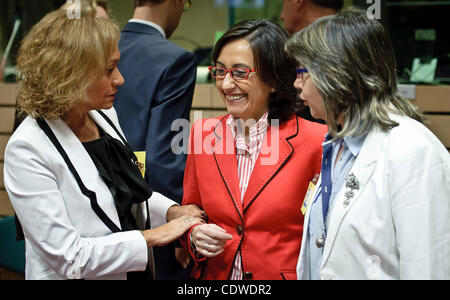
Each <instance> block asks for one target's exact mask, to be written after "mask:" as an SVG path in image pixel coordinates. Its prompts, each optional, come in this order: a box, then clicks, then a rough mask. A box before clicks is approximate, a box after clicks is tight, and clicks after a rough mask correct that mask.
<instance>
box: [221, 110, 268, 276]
mask: <svg viewBox="0 0 450 300" xmlns="http://www.w3.org/2000/svg"><path fill="white" fill-rule="evenodd" d="M268 115H269V113H268V112H266V113H265V114H264V115H263V116H262V117H261V118H260V119H259V121H258V122H256V123H253V124H245V125H246V126H247V127H249V138H248V143H246V138H245V131H244V130H245V127H244V124H243V121H242V120H241V119H236V120H235V119H234V118H233V116H232V115H230V117H229V118H228V120H227V126H230V128H231V132H232V134H233V137H234V139H235V142H236V158H237V164H238V178H239V188H240V190H241V203H242V201H244V195H245V192H246V191H247V186H248V182H249V181H250V177H251V175H252V172H253V168H254V167H255V163H256V160H257V158H258V155H259V152H260V150H261V146H262V142H263V140H264V136H265V135H266V133H267V128H268V126H269V122H268ZM230 279H231V280H242V279H243V271H242V258H241V252H240V250H239V251H238V254H237V255H236V259H235V261H234V266H233V270H232V273H231V277H230Z"/></svg>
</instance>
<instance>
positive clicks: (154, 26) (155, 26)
mask: <svg viewBox="0 0 450 300" xmlns="http://www.w3.org/2000/svg"><path fill="white" fill-rule="evenodd" d="M128 22H129V23H140V24H144V25H148V26H150V27H153V28H155V29H156V30H158V31H159V33H161V34H162V36H163V37H164V38H166V33H165V32H164V30H163V29H162V28H161V26H159V25H158V24H156V23H153V22H150V21H145V20H141V19H131V20H130V21H128Z"/></svg>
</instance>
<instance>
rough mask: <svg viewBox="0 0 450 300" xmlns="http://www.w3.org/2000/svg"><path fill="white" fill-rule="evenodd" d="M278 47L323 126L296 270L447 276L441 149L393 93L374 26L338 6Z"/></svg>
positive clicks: (448, 228)
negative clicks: (293, 65)
mask: <svg viewBox="0 0 450 300" xmlns="http://www.w3.org/2000/svg"><path fill="white" fill-rule="evenodd" d="M286 50H287V52H288V53H290V54H291V55H292V56H293V57H294V58H295V59H296V60H297V61H298V66H299V68H298V69H297V80H296V82H295V84H294V85H295V87H296V88H297V89H298V90H301V93H300V97H301V99H302V100H303V101H304V102H305V105H308V106H309V107H310V109H311V114H312V116H313V117H315V118H319V119H323V120H325V121H326V122H327V125H328V128H329V132H328V134H327V136H326V140H325V142H324V144H323V159H322V172H321V176H320V179H319V182H318V183H317V185H316V188H315V190H314V192H313V193H310V194H309V195H310V197H307V198H306V199H305V202H304V205H303V206H304V207H305V209H306V216H305V223H304V228H305V230H304V231H303V239H302V246H301V251H300V257H299V261H298V266H297V275H298V278H299V279H426V278H428V279H433V278H435V279H450V158H449V154H448V151H447V150H446V149H445V147H444V146H443V145H442V144H441V143H440V142H439V140H438V139H437V138H436V137H435V136H434V135H433V134H432V133H431V132H430V131H429V130H428V129H427V128H426V127H425V126H424V125H423V124H422V121H423V120H422V115H421V114H420V112H419V111H418V110H416V108H414V107H413V105H412V104H411V103H409V102H408V101H406V100H404V99H403V98H402V97H401V96H399V94H398V92H397V77H396V71H395V58H394V52H393V49H392V45H391V42H390V40H389V38H388V37H387V35H386V34H385V32H384V30H383V27H382V26H381V24H380V23H379V22H378V21H377V20H370V19H368V18H367V15H366V12H364V11H360V10H355V9H351V10H348V11H343V12H341V13H338V14H337V15H335V16H329V17H325V18H322V19H319V20H317V21H316V22H315V23H313V24H312V25H311V26H310V27H308V28H306V29H304V30H302V31H301V32H299V33H297V34H296V35H295V36H294V37H293V38H292V39H291V40H290V41H289V42H288V43H287V45H286ZM312 186H313V185H311V187H312Z"/></svg>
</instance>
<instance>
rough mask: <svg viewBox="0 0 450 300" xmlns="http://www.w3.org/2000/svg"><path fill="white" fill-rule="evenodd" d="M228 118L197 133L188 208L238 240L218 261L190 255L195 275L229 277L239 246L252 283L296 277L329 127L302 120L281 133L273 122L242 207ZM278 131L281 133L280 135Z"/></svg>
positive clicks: (199, 126) (206, 123) (201, 125)
mask: <svg viewBox="0 0 450 300" xmlns="http://www.w3.org/2000/svg"><path fill="white" fill-rule="evenodd" d="M227 117H228V116H224V117H221V118H219V119H206V120H202V121H201V122H197V123H196V124H195V125H194V127H193V128H192V131H191V138H190V145H189V148H190V153H189V154H188V159H187V163H186V169H185V177H184V196H183V204H196V205H198V206H199V207H200V208H201V209H203V210H204V211H205V212H206V213H207V214H208V217H209V223H213V224H217V225H218V226H220V227H222V228H224V229H225V230H226V231H227V232H228V233H230V234H232V235H233V239H232V240H230V241H229V242H228V244H227V245H226V246H225V251H224V252H223V253H222V254H220V255H219V256H217V257H214V258H208V259H206V258H202V259H197V258H195V256H194V255H193V253H191V255H192V256H193V258H194V260H195V262H196V264H195V266H194V269H193V271H192V274H191V275H192V277H194V278H197V279H219V280H223V279H228V278H229V276H230V275H231V272H232V267H233V263H234V259H235V256H236V254H237V252H238V249H239V248H240V249H241V253H242V263H243V272H244V278H245V279H255V280H273V279H296V265H297V260H298V255H299V252H300V245H301V238H302V232H303V215H302V213H301V210H300V209H301V205H302V203H303V199H304V197H305V194H306V190H307V187H308V185H309V182H310V181H311V180H312V179H313V178H314V177H315V176H316V175H317V174H319V173H320V163H321V154H322V146H321V144H322V142H323V140H324V136H325V134H326V132H327V128H326V126H324V125H320V124H317V123H312V122H309V121H307V120H304V119H301V118H298V117H292V118H291V119H290V120H288V121H287V122H284V123H282V124H281V126H279V127H273V126H271V125H270V124H269V128H268V131H267V135H266V137H265V140H264V141H263V146H262V147H261V151H260V154H259V157H258V159H257V161H256V164H255V167H254V169H253V173H252V175H251V178H250V181H249V184H248V188H247V192H246V194H245V197H244V201H243V204H241V198H240V195H241V192H240V189H239V180H238V171H237V159H236V148H235V141H234V138H233V136H232V134H231V130H230V128H229V127H228V126H226V120H227ZM274 128H276V129H278V128H279V131H278V133H279V135H278V136H277V130H275V129H274ZM272 140H273V141H272ZM268 141H269V142H268ZM270 141H272V142H270ZM277 148H278V150H277ZM278 154H279V155H278ZM191 231H192V229H191ZM189 235H190V232H189V233H188V234H187V235H186V236H185V239H184V244H185V246H186V245H189V242H190V241H189Z"/></svg>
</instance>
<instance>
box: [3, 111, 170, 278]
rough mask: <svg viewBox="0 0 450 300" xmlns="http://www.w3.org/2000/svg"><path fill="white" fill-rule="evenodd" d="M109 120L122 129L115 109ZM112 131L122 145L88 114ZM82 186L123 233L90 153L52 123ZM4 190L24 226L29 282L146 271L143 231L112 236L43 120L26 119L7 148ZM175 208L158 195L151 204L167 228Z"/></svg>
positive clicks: (155, 223)
mask: <svg viewBox="0 0 450 300" xmlns="http://www.w3.org/2000/svg"><path fill="white" fill-rule="evenodd" d="M104 112H105V114H107V116H108V117H109V118H110V119H111V120H112V121H113V123H114V124H115V126H116V128H118V129H119V130H120V126H119V123H118V121H117V115H116V113H115V111H114V109H113V108H112V109H110V110H105V111H104ZM89 114H90V116H91V117H92V118H93V120H94V121H95V122H96V123H97V124H98V125H99V126H100V127H102V128H103V129H104V131H105V132H106V133H108V134H109V135H111V136H112V137H114V138H116V139H118V140H120V138H119V136H118V135H117V133H116V132H115V130H114V129H113V128H112V127H111V126H110V125H109V124H108V123H107V122H106V120H105V119H104V118H103V117H102V116H100V114H98V113H97V112H96V111H92V112H90V113H89ZM47 123H48V124H49V126H50V128H51V129H52V131H53V132H54V134H55V135H56V137H57V139H58V140H59V142H60V143H61V145H62V146H63V148H64V150H65V151H66V152H67V154H68V156H69V158H70V160H71V162H72V164H73V165H74V166H75V169H76V170H77V172H78V173H79V175H80V177H81V179H82V181H83V183H84V185H85V186H86V187H87V188H88V189H89V190H91V191H94V192H95V193H96V196H97V200H98V204H99V206H100V207H101V208H102V210H103V211H104V212H105V213H106V215H107V216H108V217H109V218H110V219H111V220H112V221H113V222H114V223H115V224H116V225H117V226H118V227H119V228H120V222H119V218H118V214H117V210H116V207H115V204H114V199H113V197H112V195H111V192H110V191H109V189H108V187H107V186H106V185H105V183H104V182H103V180H102V178H101V177H100V176H99V173H98V171H97V168H96V166H95V164H94V162H93V161H92V160H91V158H90V156H89V154H88V153H87V152H86V150H85V148H84V147H83V145H82V144H81V142H80V141H79V140H78V138H77V137H76V136H75V134H74V133H73V132H72V131H71V129H70V128H69V127H68V126H67V125H66V123H64V122H63V121H62V120H60V119H59V120H54V121H48V120H47ZM4 173H5V175H4V181H5V187H6V190H7V191H8V195H9V197H10V200H11V203H12V205H13V207H14V210H15V212H16V214H17V216H18V217H19V220H20V221H21V223H22V226H23V229H24V234H25V241H26V278H27V279H80V278H83V279H126V273H127V272H131V271H143V270H145V268H146V264H147V261H148V254H147V244H146V241H145V239H144V237H143V236H142V234H141V233H140V232H139V231H129V232H120V233H114V234H112V233H111V231H110V230H109V229H108V227H106V225H105V224H104V223H103V222H102V221H101V220H100V218H99V217H98V216H97V215H96V214H95V213H94V211H93V210H92V208H91V204H90V200H89V198H87V197H85V196H84V195H83V194H82V193H81V191H80V188H79V186H78V184H77V182H76V181H75V179H74V176H73V175H72V173H71V172H70V170H69V168H68V167H67V165H66V163H65V161H64V160H63V158H62V156H61V155H60V153H59V152H58V151H57V150H56V148H55V147H54V146H53V144H52V143H51V141H50V140H49V138H48V137H47V135H46V134H45V133H44V132H43V131H42V130H41V128H40V127H39V126H38V124H37V122H36V121H35V120H34V119H32V118H30V117H28V118H26V119H25V120H24V121H23V123H22V124H21V125H20V126H19V128H18V129H17V130H16V132H15V133H14V134H13V136H12V137H11V139H10V140H9V142H8V145H7V147H6V152H5V168H4ZM175 204H176V203H175V202H173V201H171V200H169V199H167V198H166V197H164V196H162V195H161V194H158V193H155V192H154V193H153V195H152V197H151V198H150V200H149V206H150V216H151V221H152V224H151V225H152V227H158V226H160V225H162V224H164V223H165V216H166V212H167V209H168V208H169V207H170V206H172V205H175Z"/></svg>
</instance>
